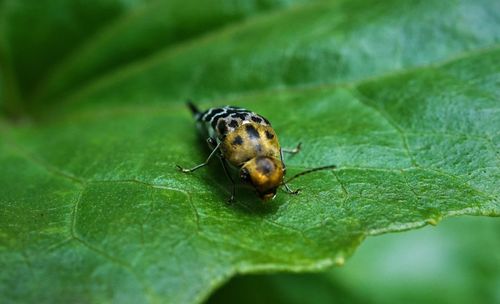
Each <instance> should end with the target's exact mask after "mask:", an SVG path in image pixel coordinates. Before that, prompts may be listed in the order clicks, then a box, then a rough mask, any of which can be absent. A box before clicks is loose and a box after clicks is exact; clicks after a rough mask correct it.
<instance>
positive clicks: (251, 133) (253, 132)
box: [245, 124, 260, 139]
mask: <svg viewBox="0 0 500 304" xmlns="http://www.w3.org/2000/svg"><path fill="white" fill-rule="evenodd" d="M245 128H246V130H247V134H248V137H250V139H259V138H260V134H259V132H257V130H255V128H254V127H253V126H252V125H250V124H248V125H246V127H245Z"/></svg>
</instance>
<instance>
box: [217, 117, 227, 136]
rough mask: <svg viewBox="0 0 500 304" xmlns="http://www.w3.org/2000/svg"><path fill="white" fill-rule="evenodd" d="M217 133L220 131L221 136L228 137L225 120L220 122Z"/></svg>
mask: <svg viewBox="0 0 500 304" xmlns="http://www.w3.org/2000/svg"><path fill="white" fill-rule="evenodd" d="M217 131H219V134H221V135H222V136H226V134H227V124H226V121H225V120H224V119H221V120H219V123H218V124H217Z"/></svg>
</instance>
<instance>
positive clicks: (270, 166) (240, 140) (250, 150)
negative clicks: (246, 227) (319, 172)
mask: <svg viewBox="0 0 500 304" xmlns="http://www.w3.org/2000/svg"><path fill="white" fill-rule="evenodd" d="M221 151H222V154H223V155H224V158H225V159H226V160H227V161H229V163H231V164H232V165H233V166H235V167H240V168H241V170H240V178H241V179H242V180H243V181H244V182H247V183H250V184H251V185H252V186H253V187H254V188H255V189H256V190H257V192H258V194H259V197H260V198H261V199H264V200H268V199H272V198H274V196H275V195H276V190H277V188H278V187H279V186H280V185H281V184H282V182H283V176H284V167H283V163H282V162H281V151H280V145H279V142H278V137H277V136H276V133H275V132H274V130H273V129H272V128H271V127H270V126H268V125H262V124H259V123H254V122H250V123H245V124H242V125H240V126H239V127H238V128H236V129H235V130H234V131H233V132H230V133H229V134H227V136H226V137H225V138H224V139H223V140H222V142H221Z"/></svg>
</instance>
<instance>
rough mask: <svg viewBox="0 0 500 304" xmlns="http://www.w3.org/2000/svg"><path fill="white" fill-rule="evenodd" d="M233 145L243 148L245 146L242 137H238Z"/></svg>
mask: <svg viewBox="0 0 500 304" xmlns="http://www.w3.org/2000/svg"><path fill="white" fill-rule="evenodd" d="M232 144H233V145H235V146H236V145H238V146H241V145H242V144H243V138H241V136H239V135H237V136H236V137H235V138H234V139H233V142H232Z"/></svg>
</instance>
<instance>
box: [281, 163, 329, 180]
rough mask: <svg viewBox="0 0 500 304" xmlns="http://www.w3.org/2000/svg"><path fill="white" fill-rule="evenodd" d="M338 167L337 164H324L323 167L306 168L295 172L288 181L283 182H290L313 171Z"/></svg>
mask: <svg viewBox="0 0 500 304" xmlns="http://www.w3.org/2000/svg"><path fill="white" fill-rule="evenodd" d="M336 168H337V166H335V165H329V166H322V167H316V168H312V169H309V170H305V171H302V172H299V173H297V174H295V175H294V176H292V177H290V178H289V179H288V180H287V181H286V182H283V184H286V183H289V182H290V181H292V180H294V179H296V178H297V177H300V176H302V175H306V174H309V173H313V172H316V171H322V170H328V169H332V170H334V169H336Z"/></svg>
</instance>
